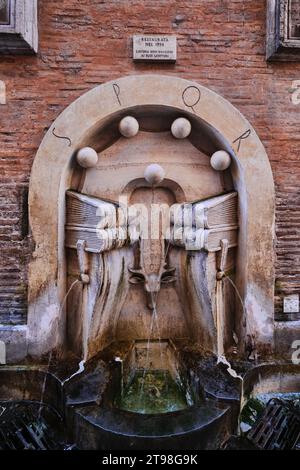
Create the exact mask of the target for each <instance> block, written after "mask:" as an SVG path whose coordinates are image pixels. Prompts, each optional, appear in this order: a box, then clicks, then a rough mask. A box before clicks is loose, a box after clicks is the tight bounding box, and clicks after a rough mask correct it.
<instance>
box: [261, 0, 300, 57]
mask: <svg viewBox="0 0 300 470" xmlns="http://www.w3.org/2000/svg"><path fill="white" fill-rule="evenodd" d="M291 1H292V0H267V50H266V58H267V60H269V61H283V62H284V61H286V62H287V61H298V60H300V38H299V39H297V38H291V37H290V7H291Z"/></svg>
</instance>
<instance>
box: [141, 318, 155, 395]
mask: <svg viewBox="0 0 300 470" xmlns="http://www.w3.org/2000/svg"><path fill="white" fill-rule="evenodd" d="M153 327H154V315H153V314H152V317H151V324H150V332H149V337H148V342H147V353H146V364H145V368H144V371H143V377H142V381H141V390H140V397H139V401H140V402H141V401H142V398H143V394H144V384H145V378H146V373H147V369H148V368H149V365H150V364H149V354H150V342H151V338H152V334H153Z"/></svg>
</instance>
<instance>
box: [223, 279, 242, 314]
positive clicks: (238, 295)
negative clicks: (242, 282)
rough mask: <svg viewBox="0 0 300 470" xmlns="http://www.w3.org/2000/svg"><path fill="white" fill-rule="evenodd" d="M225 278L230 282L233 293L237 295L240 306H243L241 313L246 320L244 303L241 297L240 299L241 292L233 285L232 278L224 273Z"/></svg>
mask: <svg viewBox="0 0 300 470" xmlns="http://www.w3.org/2000/svg"><path fill="white" fill-rule="evenodd" d="M225 279H227V280H228V281H229V282H230V284H231V285H232V287H233V289H234V290H235V293H236V295H237V297H238V299H239V301H240V303H241V306H242V308H243V314H244V318H245V321H247V314H246V309H245V305H244V302H243V299H242V297H241V294H240V293H239V290H238V288H237V286H236V285H235V283H234V282H233V280H232V279H230V277H229V276H226V275H225Z"/></svg>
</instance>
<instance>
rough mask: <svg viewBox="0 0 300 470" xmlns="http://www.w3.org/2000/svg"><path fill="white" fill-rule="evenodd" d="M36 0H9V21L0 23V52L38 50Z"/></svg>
mask: <svg viewBox="0 0 300 470" xmlns="http://www.w3.org/2000/svg"><path fill="white" fill-rule="evenodd" d="M37 10H38V1H37V0H10V23H9V24H1V25H0V54H1V55H3V54H5V55H10V54H13V55H18V54H22V55H28V54H36V53H37V51H38V21H37Z"/></svg>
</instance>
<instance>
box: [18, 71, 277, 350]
mask: <svg viewBox="0 0 300 470" xmlns="http://www.w3.org/2000/svg"><path fill="white" fill-rule="evenodd" d="M151 112H155V113H158V115H161V123H159V122H158V123H157V126H158V127H159V125H166V121H165V115H168V116H169V119H171V117H172V116H173V115H174V116H179V115H183V116H186V117H188V119H190V120H191V122H192V124H193V128H194V132H193V139H194V142H193V144H194V145H196V146H197V145H198V146H199V147H201V148H202V150H203V151H204V152H206V153H207V154H208V155H209V154H210V153H211V152H212V151H213V150H217V149H224V150H227V151H228V152H229V153H230V154H231V157H232V160H233V163H232V166H231V176H232V179H233V184H234V187H235V189H236V190H237V191H238V193H239V226H240V229H239V243H238V255H237V286H238V289H239V292H240V296H241V299H242V301H243V303H244V309H242V307H241V305H240V304H239V303H238V304H237V315H240V316H241V319H243V316H246V318H247V327H246V330H245V331H244V332H243V335H244V338H245V336H246V335H247V334H254V335H255V341H256V346H257V348H258V350H259V352H260V353H261V354H266V353H268V352H269V351H270V350H272V346H273V313H274V312H273V310H274V246H273V242H274V184H273V177H272V172H271V168H270V163H269V160H268V157H267V154H266V152H265V149H264V147H263V145H262V143H261V141H260V140H259V138H258V136H257V134H256V133H255V130H254V129H253V128H252V126H251V125H250V124H249V122H248V121H247V120H246V119H245V118H244V117H243V116H242V115H241V113H240V112H239V111H238V110H237V109H236V108H234V107H233V106H232V105H231V104H230V103H229V102H228V101H226V100H225V99H224V98H222V97H221V96H219V95H217V94H216V93H214V92H212V91H211V90H209V89H207V88H205V87H203V86H201V85H199V84H198V83H195V82H191V81H189V80H185V79H182V78H178V77H171V76H162V75H139V76H128V77H123V78H119V79H116V80H114V81H111V82H108V83H105V84H103V85H100V86H98V87H96V88H94V89H92V90H91V91H89V92H87V93H86V94H84V95H83V96H81V97H80V98H79V99H77V100H76V101H75V102H73V103H72V104H71V105H70V106H69V107H68V108H67V109H66V110H65V111H63V113H62V114H61V115H60V116H59V117H58V118H57V119H56V121H55V122H54V123H53V124H52V126H51V127H50V129H49V130H48V132H47V134H46V136H45V138H44V139H43V141H42V143H41V146H40V148H39V150H38V152H37V155H36V158H35V160H34V164H33V168H32V174H31V179H30V194H29V206H30V227H31V233H32V237H33V241H34V244H35V250H34V253H33V255H32V260H31V262H30V268H29V311H28V325H27V344H28V353H29V354H30V355H32V356H40V355H42V354H44V353H47V352H48V351H49V350H51V349H53V348H56V349H60V348H63V346H64V344H65V337H66V325H65V323H66V320H65V305H64V298H65V295H66V260H65V249H64V223H65V192H66V190H67V189H69V188H70V187H71V185H72V179H73V178H74V156H75V154H76V151H77V150H78V149H79V148H81V147H83V146H86V145H90V146H94V147H97V145H99V146H100V147H99V148H96V150H97V151H100V150H101V149H104V148H105V147H106V145H108V144H109V142H111V139H113V130H110V124H111V123H112V122H116V121H117V119H119V118H121V117H122V116H124V115H126V114H132V113H135V114H137V115H139V116H141V118H143V119H144V123H145V126H146V127H147V126H148V127H149V126H150V128H151V126H153V124H151V122H149V123H147V116H149V114H151ZM170 116H171V117H170ZM150 121H151V120H150ZM162 123H165V124H162ZM103 129H106V130H107V132H105V133H103V132H102V135H107V142H105V138H104V139H103V138H102V140H101V144H97V142H98V140H97V136H98V135H100V134H101V131H103ZM147 130H148V131H149V130H153V131H156V130H158V129H156V128H155V125H154V128H153V129H147ZM110 132H112V135H110ZM202 135H205V136H206V139H204V140H203V139H202Z"/></svg>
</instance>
